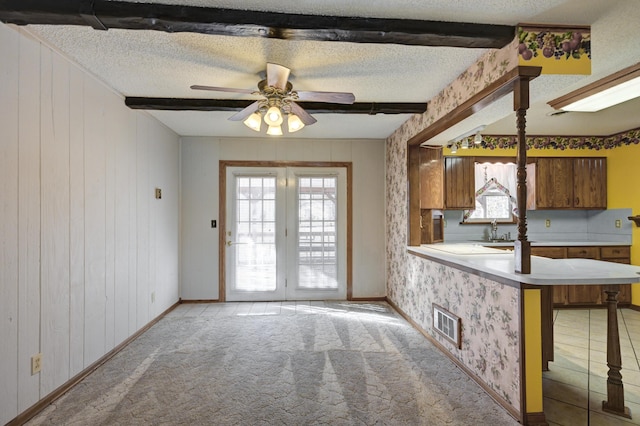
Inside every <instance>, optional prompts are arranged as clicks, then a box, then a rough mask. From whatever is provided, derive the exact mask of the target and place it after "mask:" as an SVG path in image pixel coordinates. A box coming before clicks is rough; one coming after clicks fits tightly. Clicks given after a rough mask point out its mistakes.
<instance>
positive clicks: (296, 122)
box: [287, 114, 304, 133]
mask: <svg viewBox="0 0 640 426" xmlns="http://www.w3.org/2000/svg"><path fill="white" fill-rule="evenodd" d="M287 124H288V127H289V133H293V132H297V131H298V130H300V129H302V128H303V127H304V123H303V122H302V120H300V117H298V116H297V115H295V114H289V118H288V119H287Z"/></svg>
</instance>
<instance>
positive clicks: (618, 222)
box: [616, 219, 622, 228]
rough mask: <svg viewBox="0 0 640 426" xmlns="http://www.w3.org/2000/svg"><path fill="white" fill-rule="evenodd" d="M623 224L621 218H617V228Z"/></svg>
mask: <svg viewBox="0 0 640 426" xmlns="http://www.w3.org/2000/svg"><path fill="white" fill-rule="evenodd" d="M621 226H622V222H621V221H620V219H616V228H620V227H621Z"/></svg>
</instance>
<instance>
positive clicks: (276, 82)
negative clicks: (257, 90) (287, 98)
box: [267, 63, 291, 90]
mask: <svg viewBox="0 0 640 426" xmlns="http://www.w3.org/2000/svg"><path fill="white" fill-rule="evenodd" d="M290 72H291V70H290V69H289V68H287V67H284V66H282V65H278V64H271V63H267V85H269V86H273V87H277V88H278V89H283V90H284V89H285V88H286V87H287V81H288V80H289V73H290Z"/></svg>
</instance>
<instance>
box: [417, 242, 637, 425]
mask: <svg viewBox="0 0 640 426" xmlns="http://www.w3.org/2000/svg"><path fill="white" fill-rule="evenodd" d="M407 251H408V256H407V258H408V259H407V261H408V264H409V268H410V271H411V274H410V279H411V280H415V281H416V284H417V288H419V289H420V293H422V292H424V294H418V292H416V294H415V296H416V298H417V300H416V303H422V304H423V306H425V305H428V306H429V308H428V309H429V310H432V306H433V307H434V308H435V307H438V308H441V309H442V310H444V311H445V312H447V313H450V314H451V316H452V317H453V318H458V319H459V328H460V343H459V344H456V343H455V342H452V341H451V339H449V338H447V337H446V336H444V335H443V334H442V333H441V332H439V331H437V330H436V324H434V321H433V320H431V321H430V319H429V318H427V321H426V324H428V325H427V326H426V329H425V326H424V325H425V322H424V321H423V322H422V324H423V326H422V328H423V329H424V331H425V333H426V334H427V335H429V336H430V337H431V338H432V340H434V341H435V342H436V344H438V345H439V346H440V347H441V349H442V350H444V351H445V352H446V353H447V354H449V355H450V357H451V358H452V359H453V360H454V361H455V362H456V363H457V364H458V365H460V366H461V367H462V368H463V369H464V370H465V371H467V372H468V373H469V374H471V375H472V377H474V378H475V379H476V380H477V381H478V382H479V383H480V384H481V385H482V386H483V387H484V388H485V389H486V390H487V391H488V392H489V393H490V394H491V395H492V396H493V397H494V398H495V399H496V400H498V401H499V402H500V403H501V404H502V405H503V406H504V407H505V408H507V409H508V410H509V411H510V412H511V413H512V415H514V417H516V418H518V419H520V420H521V421H522V422H523V423H524V424H535V423H536V420H535V417H536V413H542V412H543V408H542V368H543V343H542V342H543V339H542V336H543V334H544V333H545V332H547V331H548V330H547V331H545V330H544V327H545V326H544V325H543V323H544V321H543V318H544V315H545V314H544V305H545V303H544V302H543V301H544V300H545V298H544V295H543V293H544V292H545V291H546V290H548V289H549V286H552V285H557V284H582V285H602V284H607V285H618V284H629V283H636V282H640V267H638V266H631V265H624V264H617V263H612V262H603V261H598V260H591V259H548V258H543V257H538V256H532V258H531V274H517V273H515V272H514V261H515V259H514V254H513V253H512V252H509V251H503V250H499V249H495V248H490V247H484V246H482V245H473V244H429V245H421V246H410V247H408V248H407ZM548 308H549V309H550V306H548ZM547 312H549V311H547Z"/></svg>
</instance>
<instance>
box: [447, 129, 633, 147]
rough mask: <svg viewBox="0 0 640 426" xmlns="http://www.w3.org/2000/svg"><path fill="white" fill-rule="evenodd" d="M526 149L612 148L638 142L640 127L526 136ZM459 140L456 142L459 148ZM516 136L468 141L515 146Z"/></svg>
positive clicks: (493, 145) (489, 145)
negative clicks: (612, 132)
mask: <svg viewBox="0 0 640 426" xmlns="http://www.w3.org/2000/svg"><path fill="white" fill-rule="evenodd" d="M526 142H527V149H530V148H536V149H559V150H561V151H563V150H565V149H593V150H596V151H599V150H601V149H613V148H618V147H621V146H625V145H637V144H639V143H640V128H638V129H633V130H628V131H626V132H621V133H618V134H615V135H611V136H527V138H526ZM460 144H461V142H457V145H458V148H460ZM517 145H518V137H517V136H515V135H495V136H492V135H483V136H482V142H481V143H479V144H474V143H469V144H468V146H469V148H470V149H501V148H515V147H516V146H517Z"/></svg>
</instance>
